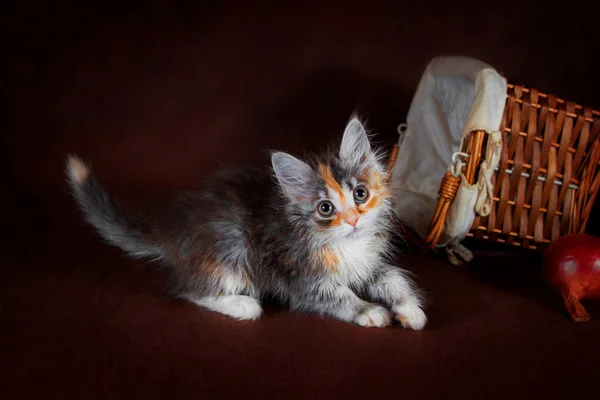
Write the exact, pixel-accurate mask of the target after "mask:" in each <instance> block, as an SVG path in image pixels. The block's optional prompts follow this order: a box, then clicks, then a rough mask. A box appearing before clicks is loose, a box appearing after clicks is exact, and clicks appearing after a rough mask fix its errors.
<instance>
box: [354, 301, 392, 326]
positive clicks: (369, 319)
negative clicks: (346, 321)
mask: <svg viewBox="0 0 600 400" xmlns="http://www.w3.org/2000/svg"><path fill="white" fill-rule="evenodd" d="M354 322H355V323H356V324H358V325H360V326H366V327H373V326H374V327H376V328H384V327H386V326H389V325H391V323H392V316H391V314H390V312H389V311H388V310H386V309H385V308H383V307H381V306H377V305H370V306H369V307H367V308H366V309H365V310H364V311H363V312H361V313H360V314H358V315H357V316H356V318H354Z"/></svg>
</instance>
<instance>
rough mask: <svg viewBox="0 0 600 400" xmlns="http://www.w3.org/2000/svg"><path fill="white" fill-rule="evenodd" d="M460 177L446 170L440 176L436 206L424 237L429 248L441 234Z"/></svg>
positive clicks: (436, 241) (435, 243)
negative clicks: (440, 181)
mask: <svg viewBox="0 0 600 400" xmlns="http://www.w3.org/2000/svg"><path fill="white" fill-rule="evenodd" d="M460 179H461V178H460V176H454V175H453V174H452V172H450V171H448V172H446V174H445V175H444V178H442V183H441V184H440V190H439V191H438V194H439V197H438V203H437V207H436V208H435V212H434V213H433V218H432V220H431V227H430V228H429V234H428V235H427V239H425V243H426V245H427V246H428V247H429V248H433V247H435V246H436V245H437V243H438V242H439V240H440V236H442V232H443V230H444V224H445V222H446V215H447V214H448V208H450V204H451V203H452V200H454V197H455V196H456V191H457V190H458V187H459V185H460Z"/></svg>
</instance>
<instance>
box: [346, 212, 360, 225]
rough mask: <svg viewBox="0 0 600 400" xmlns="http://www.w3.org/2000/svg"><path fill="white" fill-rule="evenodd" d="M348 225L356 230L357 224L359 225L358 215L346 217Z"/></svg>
mask: <svg viewBox="0 0 600 400" xmlns="http://www.w3.org/2000/svg"><path fill="white" fill-rule="evenodd" d="M346 223H348V224H349V225H352V226H353V227H355V228H356V224H357V223H358V215H356V214H349V215H348V216H346Z"/></svg>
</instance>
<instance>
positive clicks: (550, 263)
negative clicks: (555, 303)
mask: <svg viewBox="0 0 600 400" xmlns="http://www.w3.org/2000/svg"><path fill="white" fill-rule="evenodd" d="M542 270H543V274H544V278H545V280H546V283H547V284H548V285H549V286H550V287H551V288H552V289H553V290H556V291H557V292H559V293H560V294H561V295H562V297H563V300H564V302H565V306H566V307H567V310H568V311H569V314H570V315H571V317H572V318H573V320H575V321H578V322H581V321H587V320H589V319H590V315H589V314H588V313H587V311H586V310H585V308H583V306H582V305H581V303H580V301H581V300H583V299H598V298H600V238H598V237H596V236H591V235H587V234H584V233H575V234H571V235H566V236H562V237H560V238H558V239H556V240H555V241H553V242H552V243H550V245H549V246H548V248H547V249H546V250H545V252H544V255H543V269H542Z"/></svg>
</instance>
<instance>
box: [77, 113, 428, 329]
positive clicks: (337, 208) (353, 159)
mask: <svg viewBox="0 0 600 400" xmlns="http://www.w3.org/2000/svg"><path fill="white" fill-rule="evenodd" d="M271 164H272V171H248V170H246V171H237V170H223V171H220V172H218V173H216V174H215V175H213V176H211V177H210V178H208V179H206V180H205V181H203V182H202V184H201V185H199V186H198V188H197V189H195V190H190V191H188V192H187V193H185V194H183V195H182V196H180V197H178V198H177V199H175V201H174V202H173V203H172V207H171V208H170V209H168V210H167V212H166V214H165V215H166V216H165V217H163V218H155V219H154V220H141V219H136V218H134V217H132V216H131V215H129V214H127V213H125V212H124V211H122V210H121V209H119V207H118V206H117V205H116V203H115V202H114V201H112V200H111V199H110V198H109V196H108V195H107V194H106V192H105V191H104V190H103V189H102V188H101V187H100V185H99V184H98V182H97V181H96V180H95V178H94V177H93V176H92V175H91V172H90V169H89V167H88V166H86V165H85V164H84V163H83V162H82V161H81V160H80V159H78V158H77V157H69V159H68V163H67V173H68V178H69V183H70V185H71V188H72V191H73V194H74V196H75V199H76V200H77V203H78V205H79V207H80V208H81V210H82V211H83V214H84V215H85V218H86V220H87V221H88V222H89V223H90V224H91V225H93V226H94V227H95V228H96V230H97V231H98V232H99V233H100V235H101V236H102V237H103V238H104V239H105V240H106V241H108V242H109V243H111V244H113V245H115V246H118V247H120V248H122V249H123V250H124V251H125V252H126V253H127V254H129V255H132V256H135V257H140V258H146V257H147V258H152V259H157V260H160V261H161V262H163V263H164V264H165V265H167V267H168V268H169V270H170V271H171V273H172V277H173V281H174V284H173V294H174V295H175V296H177V297H182V298H185V299H187V300H189V301H191V302H193V303H195V304H197V305H199V306H202V307H204V308H207V309H209V310H213V311H216V312H219V313H222V314H225V315H228V316H230V317H233V318H237V319H256V318H259V317H260V316H261V314H262V307H261V303H260V301H261V299H263V298H264V297H265V296H267V295H269V296H275V297H276V298H278V299H280V300H281V301H283V302H285V303H287V304H289V306H290V308H291V309H293V310H297V311H300V312H310V313H315V314H319V315H323V316H329V317H333V318H337V319H339V320H342V321H346V322H350V323H355V324H358V325H361V326H374V327H385V326H389V325H391V323H392V320H393V318H395V319H396V320H398V321H399V322H400V323H401V324H402V325H403V326H404V327H405V328H410V329H415V330H420V329H423V327H424V326H425V324H426V317H425V314H424V312H423V311H422V299H421V296H420V295H419V290H418V289H417V288H416V286H415V284H414V283H413V281H412V280H410V279H409V278H408V276H407V272H406V271H404V270H402V269H400V268H398V267H396V266H394V265H392V264H391V262H390V260H391V259H390V254H391V249H392V244H391V241H390V239H391V233H392V232H391V231H390V219H391V217H392V216H393V208H392V204H391V192H390V189H389V187H388V184H387V180H386V178H387V172H386V170H385V160H384V156H383V153H382V152H381V151H379V150H377V149H375V150H374V149H372V148H371V144H370V142H369V139H368V136H367V133H366V131H365V129H364V127H363V124H362V123H361V122H360V121H359V119H358V118H356V117H353V118H352V119H351V120H350V121H349V123H348V125H347V126H346V129H345V132H344V135H343V138H342V142H341V146H340V147H339V149H336V151H332V152H329V153H325V154H324V155H322V156H320V157H315V158H313V159H310V160H308V161H307V162H304V161H301V160H299V159H297V158H295V157H294V156H291V155H289V154H286V153H283V152H273V153H272V154H271ZM365 299H369V300H370V301H371V302H370V301H367V300H365Z"/></svg>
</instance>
